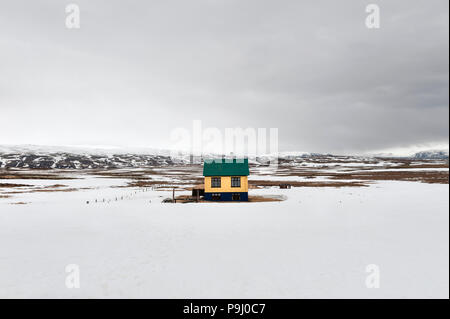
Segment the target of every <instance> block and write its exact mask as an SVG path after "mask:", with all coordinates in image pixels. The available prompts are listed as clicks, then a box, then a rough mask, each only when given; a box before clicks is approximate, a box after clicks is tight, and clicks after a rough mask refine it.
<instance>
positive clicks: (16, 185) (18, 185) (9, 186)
mask: <svg viewBox="0 0 450 319" xmlns="http://www.w3.org/2000/svg"><path fill="white" fill-rule="evenodd" d="M32 186H33V185H27V184H10V183H0V188H13V187H32Z"/></svg>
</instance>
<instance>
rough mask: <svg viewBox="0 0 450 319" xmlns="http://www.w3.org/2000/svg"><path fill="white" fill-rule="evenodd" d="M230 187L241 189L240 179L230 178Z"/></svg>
mask: <svg viewBox="0 0 450 319" xmlns="http://www.w3.org/2000/svg"><path fill="white" fill-rule="evenodd" d="M231 187H241V178H240V177H232V178H231Z"/></svg>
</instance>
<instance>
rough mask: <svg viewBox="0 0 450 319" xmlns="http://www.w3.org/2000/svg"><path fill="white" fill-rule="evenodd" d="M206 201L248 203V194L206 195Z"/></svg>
mask: <svg viewBox="0 0 450 319" xmlns="http://www.w3.org/2000/svg"><path fill="white" fill-rule="evenodd" d="M204 199H205V200H212V201H221V202H228V201H230V202H231V201H236V202H247V201H248V193H247V192H245V193H205V196H204Z"/></svg>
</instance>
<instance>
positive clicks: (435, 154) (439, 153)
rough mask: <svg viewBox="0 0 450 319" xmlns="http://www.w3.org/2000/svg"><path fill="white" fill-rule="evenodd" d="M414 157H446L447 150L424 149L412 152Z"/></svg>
mask: <svg viewBox="0 0 450 319" xmlns="http://www.w3.org/2000/svg"><path fill="white" fill-rule="evenodd" d="M414 159H421V160H423V159H434V160H436V159H448V151H424V152H418V153H416V154H414Z"/></svg>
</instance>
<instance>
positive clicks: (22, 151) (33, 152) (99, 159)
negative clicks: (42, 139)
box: [0, 146, 173, 169]
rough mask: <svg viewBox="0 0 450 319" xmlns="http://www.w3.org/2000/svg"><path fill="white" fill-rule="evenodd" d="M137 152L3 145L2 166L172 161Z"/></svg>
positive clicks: (93, 165) (85, 166)
mask: <svg viewBox="0 0 450 319" xmlns="http://www.w3.org/2000/svg"><path fill="white" fill-rule="evenodd" d="M153 152H154V153H153V154H151V153H150V152H148V153H146V152H144V151H142V153H139V154H134V153H126V152H124V151H123V150H119V149H92V148H91V149H83V148H77V147H73V148H71V147H42V146H0V168H13V167H17V168H38V169H52V168H56V169H89V168H126V167H142V166H161V165H172V164H173V160H172V158H171V157H170V156H169V155H168V154H166V155H164V154H161V153H162V152H157V151H153Z"/></svg>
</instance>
